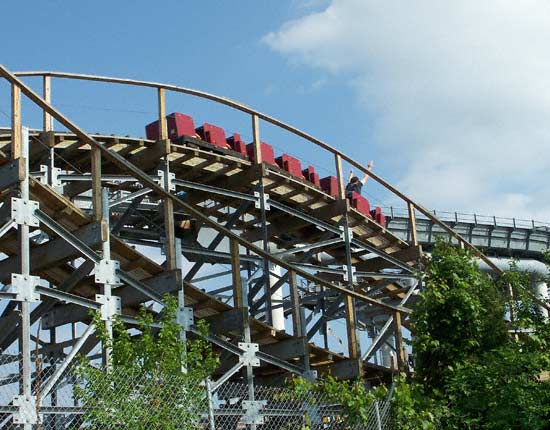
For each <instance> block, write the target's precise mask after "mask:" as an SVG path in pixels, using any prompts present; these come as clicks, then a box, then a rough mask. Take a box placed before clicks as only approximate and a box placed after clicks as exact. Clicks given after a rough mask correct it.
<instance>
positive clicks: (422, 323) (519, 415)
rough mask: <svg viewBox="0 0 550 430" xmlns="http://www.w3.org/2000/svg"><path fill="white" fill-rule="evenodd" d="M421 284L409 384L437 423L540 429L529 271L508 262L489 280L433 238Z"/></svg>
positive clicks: (463, 254) (543, 336) (549, 412)
mask: <svg viewBox="0 0 550 430" xmlns="http://www.w3.org/2000/svg"><path fill="white" fill-rule="evenodd" d="M424 281H425V288H424V290H423V291H422V293H421V294H420V295H419V300H418V302H417V304H416V306H415V307H414V311H413V314H412V321H413V330H414V335H415V337H414V341H413V347H414V351H415V355H416V357H417V360H416V369H415V370H416V378H415V381H416V383H420V384H422V385H423V387H424V390H425V391H424V392H425V393H426V395H427V396H429V397H430V398H431V399H432V400H433V401H434V402H436V403H437V404H438V407H437V408H436V409H435V410H436V411H437V413H438V417H437V418H438V421H439V428H441V429H449V430H450V429H472V430H473V429H491V430H492V429H518V430H519V429H525V430H527V429H531V430H532V429H535V430H536V429H540V430H542V429H547V428H548V422H550V394H549V393H550V383H549V382H548V381H544V380H541V375H543V374H544V373H543V372H544V371H548V369H550V353H549V349H548V346H549V345H550V343H549V342H550V326H549V324H548V322H547V321H545V319H544V318H543V316H542V314H541V313H540V312H539V310H538V307H537V304H536V303H535V301H534V300H533V297H532V295H531V294H530V293H529V285H530V279H529V274H525V273H520V272H518V271H517V270H516V269H515V268H514V267H513V268H512V270H511V271H509V272H507V273H505V274H503V275H502V276H501V277H500V278H499V279H496V280H495V279H492V278H490V277H489V276H488V275H486V274H484V273H483V272H481V270H480V269H479V268H478V267H477V265H476V264H475V262H474V261H473V259H472V257H471V255H470V254H469V253H468V252H467V251H464V250H461V249H456V248H454V247H451V246H450V245H448V244H444V243H442V242H438V244H437V245H436V247H435V250H434V252H433V254H432V258H431V261H430V263H429V264H428V267H427V270H426V277H425V280H424ZM510 290H511V291H512V297H513V300H512V299H511V297H510V294H509V292H510ZM507 317H508V320H509V319H510V318H511V319H512V320H513V321H511V322H510V321H507ZM509 331H510V332H511V333H509Z"/></svg>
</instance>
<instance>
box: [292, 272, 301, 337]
mask: <svg viewBox="0 0 550 430" xmlns="http://www.w3.org/2000/svg"><path fill="white" fill-rule="evenodd" d="M288 284H289V286H290V302H291V306H292V334H293V335H294V336H298V337H300V336H304V327H303V324H302V312H301V309H300V295H299V294H298V285H296V272H295V271H294V270H289V271H288Z"/></svg>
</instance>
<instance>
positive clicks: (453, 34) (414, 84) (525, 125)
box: [263, 0, 550, 219]
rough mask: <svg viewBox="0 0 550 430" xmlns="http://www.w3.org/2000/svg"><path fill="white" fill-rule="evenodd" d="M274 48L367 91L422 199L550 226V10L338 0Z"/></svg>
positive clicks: (542, 4)
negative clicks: (535, 220) (544, 221)
mask: <svg viewBox="0 0 550 430" xmlns="http://www.w3.org/2000/svg"><path fill="white" fill-rule="evenodd" d="M263 41H264V42H265V43H267V44H268V45H269V46H270V47H271V48H272V49H274V50H275V51H277V52H279V53H281V54H283V55H285V56H287V57H288V58H289V59H291V60H292V61H294V62H299V63H303V64H305V65H307V66H310V67H312V68H315V69H320V70H323V71H328V72H330V73H333V74H335V75H336V76H338V77H341V78H342V79H346V80H348V81H349V82H350V83H351V84H352V85H354V86H355V87H356V88H357V94H358V97H359V99H360V101H361V103H362V104H363V105H364V106H365V109H366V110H368V111H369V112H370V113H372V114H373V115H376V118H377V122H376V125H375V128H374V129H372V130H370V133H371V136H370V139H371V141H374V142H375V143H377V144H378V145H380V146H381V147H383V148H385V149H386V150H387V153H388V154H392V153H394V154H395V153H396V151H397V150H398V153H399V154H400V155H399V156H400V157H401V159H402V160H403V159H404V160H407V161H408V163H407V166H408V167H407V168H406V169H405V170H404V171H403V172H402V175H401V178H400V181H399V182H400V184H399V185H400V186H401V187H402V188H403V189H404V190H405V191H407V192H409V193H410V194H412V195H413V196H414V197H416V198H418V199H419V200H420V201H421V202H423V203H425V204H426V205H429V206H433V207H438V208H448V209H461V210H477V211H485V212H491V213H495V214H497V215H498V214H500V215H516V216H522V217H531V216H533V217H538V218H546V219H550V191H549V188H548V187H547V186H546V184H545V182H546V181H547V180H548V178H549V177H548V174H547V172H548V170H549V168H550V151H549V150H548V149H549V148H550V55H549V51H548V41H550V2H548V1H546V0H522V1H508V0H485V1H478V0H449V1H445V2H438V1H434V0H418V1H414V2H408V1H398V0H394V1H392V0H388V1H384V2H379V1H376V0H333V1H332V2H331V3H330V4H329V5H328V6H327V7H326V8H324V9H323V10H322V11H320V12H314V13H309V14H307V15H306V16H303V17H301V18H299V19H296V20H293V21H289V22H287V23H285V24H284V25H283V26H282V27H281V28H280V29H279V30H278V31H275V32H272V33H269V34H267V35H265V36H264V38H263ZM316 73H317V72H316Z"/></svg>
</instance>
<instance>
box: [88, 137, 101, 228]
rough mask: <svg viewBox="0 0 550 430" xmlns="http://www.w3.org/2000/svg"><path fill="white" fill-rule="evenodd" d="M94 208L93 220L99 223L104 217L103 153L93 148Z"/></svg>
mask: <svg viewBox="0 0 550 430" xmlns="http://www.w3.org/2000/svg"><path fill="white" fill-rule="evenodd" d="M90 155H91V157H92V163H91V164H92V208H93V219H94V220H95V221H99V220H100V219H101V218H102V216H103V209H102V206H103V204H102V202H103V198H102V195H101V194H102V190H101V152H100V151H99V149H97V148H95V147H94V148H92V151H91V154H90Z"/></svg>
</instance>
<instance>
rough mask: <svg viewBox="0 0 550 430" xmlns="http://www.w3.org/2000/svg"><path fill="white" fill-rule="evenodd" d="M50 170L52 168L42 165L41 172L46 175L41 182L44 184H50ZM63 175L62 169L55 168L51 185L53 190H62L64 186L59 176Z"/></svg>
mask: <svg viewBox="0 0 550 430" xmlns="http://www.w3.org/2000/svg"><path fill="white" fill-rule="evenodd" d="M49 170H50V166H46V165H44V164H41V165H40V171H41V172H43V173H44V175H43V176H42V177H41V181H40V182H42V183H44V184H47V183H48V173H49ZM60 174H61V169H60V168H59V167H54V168H53V170H52V183H51V184H50V185H51V186H52V187H53V188H61V187H62V184H61V181H60V180H59V175H60Z"/></svg>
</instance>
